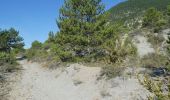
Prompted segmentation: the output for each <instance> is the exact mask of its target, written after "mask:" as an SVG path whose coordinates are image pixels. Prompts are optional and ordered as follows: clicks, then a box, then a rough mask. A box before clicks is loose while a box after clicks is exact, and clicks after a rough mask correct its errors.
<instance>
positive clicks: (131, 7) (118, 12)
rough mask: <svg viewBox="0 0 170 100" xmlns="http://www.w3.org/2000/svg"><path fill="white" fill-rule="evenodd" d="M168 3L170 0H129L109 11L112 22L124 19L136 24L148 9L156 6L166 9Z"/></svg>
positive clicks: (162, 9)
mask: <svg viewBox="0 0 170 100" xmlns="http://www.w3.org/2000/svg"><path fill="white" fill-rule="evenodd" d="M168 4H170V0H128V1H125V2H122V3H120V4H118V5H117V6H115V7H113V8H111V9H110V10H109V11H108V12H109V14H110V19H111V21H112V22H118V21H123V22H125V23H128V24H131V25H133V26H134V22H139V20H140V18H141V17H142V15H143V13H144V12H145V10H146V9H148V8H150V7H155V8H157V9H158V10H160V11H165V9H166V7H167V5H168ZM130 22H132V23H130ZM135 24H137V23H135ZM126 25H127V24H126Z"/></svg>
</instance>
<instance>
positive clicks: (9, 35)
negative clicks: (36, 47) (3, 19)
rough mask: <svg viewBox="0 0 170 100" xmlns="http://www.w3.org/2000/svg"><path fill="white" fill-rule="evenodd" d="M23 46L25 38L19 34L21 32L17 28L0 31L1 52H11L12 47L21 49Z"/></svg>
mask: <svg viewBox="0 0 170 100" xmlns="http://www.w3.org/2000/svg"><path fill="white" fill-rule="evenodd" d="M23 46H24V43H23V38H22V37H20V36H19V32H18V31H16V30H15V29H13V28H11V29H9V30H2V31H0V52H1V51H2V52H10V51H11V50H12V49H16V48H19V49H20V48H22V47H23Z"/></svg>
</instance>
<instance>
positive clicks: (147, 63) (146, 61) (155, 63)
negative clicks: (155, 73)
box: [141, 53, 168, 68]
mask: <svg viewBox="0 0 170 100" xmlns="http://www.w3.org/2000/svg"><path fill="white" fill-rule="evenodd" d="M141 65H142V66H143V67H147V68H155V67H166V66H167V65H168V58H167V57H166V56H164V55H161V54H156V53H150V54H148V55H145V56H144V57H143V58H142V59H141Z"/></svg>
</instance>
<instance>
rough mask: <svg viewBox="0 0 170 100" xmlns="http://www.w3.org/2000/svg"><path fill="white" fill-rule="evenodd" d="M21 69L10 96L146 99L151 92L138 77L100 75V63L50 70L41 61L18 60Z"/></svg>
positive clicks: (17, 99) (16, 99)
mask: <svg viewBox="0 0 170 100" xmlns="http://www.w3.org/2000/svg"><path fill="white" fill-rule="evenodd" d="M19 63H20V64H21V65H22V66H23V70H22V73H21V74H19V75H16V76H13V77H11V78H12V80H16V82H13V83H12V84H11V87H12V91H11V92H10V94H9V100H147V99H146V98H147V95H148V94H149V92H148V91H147V90H146V89H144V88H143V86H141V85H140V84H139V82H138V80H137V79H135V78H124V77H116V78H113V79H110V80H105V79H100V80H98V78H99V75H100V70H101V69H100V68H99V67H86V66H82V65H79V64H72V65H70V66H69V67H67V68H64V69H62V68H60V69H56V70H48V69H46V68H43V67H42V66H41V65H40V64H37V63H31V62H27V61H26V60H24V61H20V62H19Z"/></svg>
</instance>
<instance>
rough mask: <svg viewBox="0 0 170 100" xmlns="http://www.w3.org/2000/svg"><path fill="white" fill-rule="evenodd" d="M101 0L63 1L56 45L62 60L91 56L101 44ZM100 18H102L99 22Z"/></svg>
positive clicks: (102, 24)
mask: <svg viewBox="0 0 170 100" xmlns="http://www.w3.org/2000/svg"><path fill="white" fill-rule="evenodd" d="M103 13H104V6H103V4H102V3H101V0H65V3H64V5H63V6H62V8H61V9H60V18H59V21H58V22H57V23H58V27H59V29H60V33H59V34H58V35H57V39H56V43H57V45H58V47H59V49H60V50H59V51H62V53H61V52H60V53H61V54H64V55H62V56H63V57H62V56H61V57H62V60H63V61H64V60H66V59H67V60H68V59H69V60H70V59H73V58H75V57H79V58H80V57H84V56H89V55H92V53H93V52H95V49H96V48H97V47H98V46H100V45H101V43H102V30H103V29H104V25H105V24H106V21H105V20H104V18H103V17H102V14H103ZM101 17H102V18H103V19H102V20H101Z"/></svg>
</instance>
